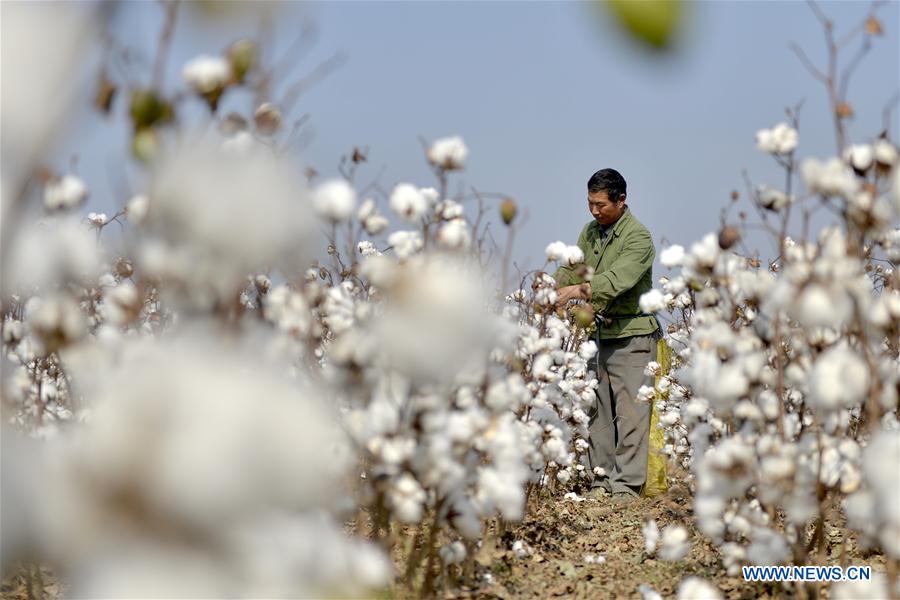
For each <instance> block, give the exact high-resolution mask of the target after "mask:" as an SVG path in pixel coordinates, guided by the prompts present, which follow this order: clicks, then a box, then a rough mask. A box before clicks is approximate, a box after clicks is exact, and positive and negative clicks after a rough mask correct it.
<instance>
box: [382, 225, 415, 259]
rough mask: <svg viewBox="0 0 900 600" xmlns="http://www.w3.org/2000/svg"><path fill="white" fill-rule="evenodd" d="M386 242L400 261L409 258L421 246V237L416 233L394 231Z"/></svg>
mask: <svg viewBox="0 0 900 600" xmlns="http://www.w3.org/2000/svg"><path fill="white" fill-rule="evenodd" d="M387 241H388V244H389V245H390V246H391V247H392V248H393V250H394V253H395V254H396V255H397V258H399V259H400V260H407V259H409V258H411V257H412V256H413V255H414V254H416V253H417V252H419V251H420V250H421V249H422V246H423V242H422V235H421V234H420V233H419V232H418V231H395V232H393V233H392V234H391V235H389V236H388V239H387Z"/></svg>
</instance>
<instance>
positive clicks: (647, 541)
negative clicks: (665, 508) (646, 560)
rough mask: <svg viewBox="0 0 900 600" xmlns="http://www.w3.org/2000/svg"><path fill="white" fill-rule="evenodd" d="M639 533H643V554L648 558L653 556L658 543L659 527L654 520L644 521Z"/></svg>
mask: <svg viewBox="0 0 900 600" xmlns="http://www.w3.org/2000/svg"><path fill="white" fill-rule="evenodd" d="M641 531H643V533H644V552H645V553H646V554H647V555H648V556H653V553H654V552H656V546H657V544H658V543H659V526H658V525H657V524H656V520H655V519H650V520H649V521H646V522H645V523H644V525H643V527H641Z"/></svg>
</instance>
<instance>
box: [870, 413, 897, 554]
mask: <svg viewBox="0 0 900 600" xmlns="http://www.w3.org/2000/svg"><path fill="white" fill-rule="evenodd" d="M898 456H900V431H897V430H894V431H886V430H882V431H879V432H878V433H877V434H876V435H875V436H874V437H873V439H872V441H871V442H870V443H869V445H868V446H867V447H866V449H865V450H864V451H863V464H862V466H863V471H864V472H865V475H866V483H867V484H868V486H869V488H870V489H871V490H872V495H873V497H874V505H875V514H874V515H870V518H871V517H872V516H874V518H875V520H876V521H877V522H878V523H879V524H880V528H879V532H878V538H879V540H880V542H881V544H882V547H883V548H884V550H885V552H887V553H888V554H889V555H890V556H892V557H894V558H898V557H900V503H898V501H897V498H900V471H898V469H897V461H896V459H897V457H898Z"/></svg>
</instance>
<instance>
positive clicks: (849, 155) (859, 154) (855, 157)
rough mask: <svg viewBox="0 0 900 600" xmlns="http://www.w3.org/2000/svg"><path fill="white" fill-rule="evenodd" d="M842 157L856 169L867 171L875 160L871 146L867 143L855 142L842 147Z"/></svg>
mask: <svg viewBox="0 0 900 600" xmlns="http://www.w3.org/2000/svg"><path fill="white" fill-rule="evenodd" d="M842 156H843V158H844V160H845V161H846V162H847V164H849V165H850V166H851V167H853V168H854V169H856V170H857V171H868V170H869V167H871V166H872V162H873V161H874V160H875V154H874V152H873V149H872V146H870V145H868V144H855V145H853V146H848V147H847V148H845V149H844V153H843V155H842Z"/></svg>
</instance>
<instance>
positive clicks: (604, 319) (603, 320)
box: [594, 312, 656, 327]
mask: <svg viewBox="0 0 900 600" xmlns="http://www.w3.org/2000/svg"><path fill="white" fill-rule="evenodd" d="M638 317H656V315H648V314H647V313H643V312H642V313H634V314H631V315H621V314H620V315H604V314H597V315H596V316H595V317H594V320H595V321H596V322H597V327H601V326H602V325H604V324H606V325H608V324H609V322H610V321H618V320H619V319H636V318H638Z"/></svg>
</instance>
